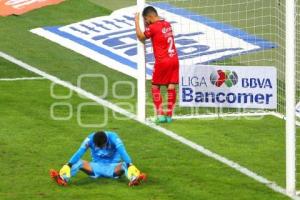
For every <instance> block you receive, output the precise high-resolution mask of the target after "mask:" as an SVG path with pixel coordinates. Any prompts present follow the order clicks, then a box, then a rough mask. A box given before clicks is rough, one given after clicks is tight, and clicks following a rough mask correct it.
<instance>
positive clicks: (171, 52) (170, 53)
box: [168, 37, 175, 57]
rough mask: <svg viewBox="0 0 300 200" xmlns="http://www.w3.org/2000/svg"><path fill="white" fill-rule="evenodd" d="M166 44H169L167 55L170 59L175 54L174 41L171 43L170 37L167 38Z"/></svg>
mask: <svg viewBox="0 0 300 200" xmlns="http://www.w3.org/2000/svg"><path fill="white" fill-rule="evenodd" d="M168 44H169V48H168V53H169V55H170V57H172V56H173V55H174V52H175V51H174V49H173V46H174V41H173V38H172V37H168Z"/></svg>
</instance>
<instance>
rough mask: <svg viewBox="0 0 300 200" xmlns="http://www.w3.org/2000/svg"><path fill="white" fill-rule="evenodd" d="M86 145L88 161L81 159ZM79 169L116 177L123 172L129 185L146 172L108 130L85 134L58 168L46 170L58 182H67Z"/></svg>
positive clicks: (144, 177)
mask: <svg viewBox="0 0 300 200" xmlns="http://www.w3.org/2000/svg"><path fill="white" fill-rule="evenodd" d="M89 148H90V150H91V157H92V161H91V162H88V161H85V160H81V157H82V156H83V155H84V153H85V152H86V151H87V150H88V149H89ZM79 170H81V171H83V172H84V173H86V174H87V175H89V176H90V177H92V178H100V177H107V178H119V177H121V176H122V175H123V174H125V175H126V177H127V178H128V180H129V183H128V185H129V186H134V185H139V184H140V183H141V182H142V181H143V180H145V179H146V175H145V174H143V173H141V172H140V171H139V170H138V169H137V168H136V167H135V166H134V165H133V164H132V161H131V158H130V156H129V155H128V153H127V152H126V149H125V146H124V144H123V142H122V141H121V139H120V138H119V136H118V135H117V134H116V133H114V132H109V131H105V132H104V131H99V132H96V133H92V134H91V135H89V136H88V137H87V138H86V139H85V140H84V141H83V143H82V144H81V146H80V148H79V149H78V150H77V152H76V153H75V154H74V155H73V156H72V157H71V159H70V160H69V162H68V163H67V164H65V165H64V166H63V167H62V168H61V170H60V171H59V172H58V171H56V170H53V169H51V170H50V176H51V178H52V179H53V180H54V181H55V182H56V183H57V184H58V185H67V183H68V182H69V181H70V179H71V177H73V176H75V175H76V174H77V173H78V171H79Z"/></svg>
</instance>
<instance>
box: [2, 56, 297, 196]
mask: <svg viewBox="0 0 300 200" xmlns="http://www.w3.org/2000/svg"><path fill="white" fill-rule="evenodd" d="M0 57H2V58H4V59H6V60H8V61H10V62H12V63H15V64H17V65H19V66H20V67H22V68H24V69H27V70H29V71H31V72H34V73H36V74H38V75H40V76H42V77H45V78H46V79H48V80H50V81H52V82H54V83H56V84H59V85H61V86H63V87H66V88H68V89H70V90H73V91H75V92H77V93H78V94H80V95H83V96H85V97H87V98H89V99H91V100H93V101H95V102H97V103H99V104H101V105H103V106H105V107H108V108H110V109H111V110H113V111H114V112H118V113H120V114H122V115H124V116H126V117H128V118H129V119H133V120H136V121H138V119H137V116H136V115H135V114H133V113H131V112H128V111H127V110H124V109H122V108H120V107H119V106H117V105H115V104H113V103H111V102H109V101H106V100H104V99H101V98H99V97H97V96H95V95H94V94H92V93H90V92H87V91H86V90H83V89H82V88H79V87H77V86H74V85H72V84H70V83H68V82H66V81H63V80H61V79H59V78H57V77H55V76H52V75H50V74H48V73H46V72H44V71H41V70H39V69H37V68H35V67H33V66H30V65H28V64H26V63H24V62H22V61H20V60H18V59H16V58H14V57H12V56H10V55H8V54H5V53H3V52H1V51H0ZM138 122H140V123H142V124H144V125H146V126H148V127H150V128H152V129H155V130H157V131H159V132H161V133H163V134H164V135H166V136H169V137H170V138H172V139H174V140H176V141H178V142H180V143H182V144H185V145H187V146H189V147H190V148H192V149H194V150H196V151H198V152H200V153H202V154H204V155H206V156H208V157H210V158H213V159H215V160H217V161H219V162H221V163H223V164H225V165H227V166H229V167H231V168H233V169H235V170H236V171H239V172H240V173H242V174H244V175H246V176H248V177H250V178H252V179H254V180H256V181H257V182H259V183H262V184H264V185H265V186H267V187H269V188H270V189H272V190H273V191H275V192H278V193H281V194H283V195H286V196H288V197H290V198H292V199H297V200H300V198H299V197H297V196H294V195H292V194H288V193H287V192H286V190H285V189H284V188H282V187H280V186H279V185H277V184H276V183H274V182H272V181H269V180H268V179H266V178H264V177H262V176H260V175H258V174H256V173H255V172H252V171H250V170H249V169H247V168H246V167H243V166H241V165H239V164H238V163H236V162H233V161H231V160H229V159H227V158H225V157H223V156H221V155H218V154H216V153H214V152H212V151H210V150H208V149H206V148H204V147H203V146H201V145H199V144H196V143H194V142H192V141H190V140H188V139H186V138H184V137H182V136H179V135H178V134H176V133H174V132H172V131H170V130H167V129H165V128H163V127H160V126H157V125H155V124H154V123H153V122H150V121H145V122H144V121H138Z"/></svg>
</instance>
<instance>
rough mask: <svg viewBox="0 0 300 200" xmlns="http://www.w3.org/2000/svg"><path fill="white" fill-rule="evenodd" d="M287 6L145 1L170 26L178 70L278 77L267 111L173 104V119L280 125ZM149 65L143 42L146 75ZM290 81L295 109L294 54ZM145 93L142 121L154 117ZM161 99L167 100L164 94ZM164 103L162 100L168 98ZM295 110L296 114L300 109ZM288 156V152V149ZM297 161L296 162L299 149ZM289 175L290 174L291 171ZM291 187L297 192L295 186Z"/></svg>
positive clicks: (279, 2)
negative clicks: (238, 69) (269, 72)
mask: <svg viewBox="0 0 300 200" xmlns="http://www.w3.org/2000/svg"><path fill="white" fill-rule="evenodd" d="M286 2H287V1H286V0H270V1H266V0H249V1H244V0H146V4H147V5H152V6H154V7H155V8H157V9H158V12H159V15H160V16H161V17H163V18H165V19H166V20H167V21H170V22H171V24H172V27H173V32H174V35H175V43H176V46H177V49H178V55H179V59H180V66H189V65H201V66H204V65H206V66H221V67H222V66H231V67H234V66H243V67H245V68H247V67H254V66H255V67H267V66H271V67H275V68H276V71H277V76H276V80H277V81H275V82H277V84H276V86H277V90H276V91H277V97H276V100H277V103H276V106H275V107H274V108H272V109H266V108H263V109H262V108H260V109H257V108H256V109H253V108H227V107H226V106H225V107H218V106H216V107H205V106H197V107H188V108H187V107H181V106H180V105H179V104H177V105H176V109H175V118H177V119H187V118H207V117H211V116H212V117H216V116H217V117H219V116H243V115H246V116H247V115H269V114H270V115H274V116H276V117H280V118H282V119H285V118H286V106H287V105H286V67H285V66H286V49H287V48H289V47H288V46H286V37H285V35H286ZM295 2H296V13H297V15H296V25H295V26H296V38H297V39H296V51H297V52H299V48H300V37H299V36H300V14H299V13H300V0H297V1H295ZM289 3H291V1H290V2H289ZM153 64H154V58H153V49H152V46H151V44H150V42H147V43H146V66H147V70H149V71H150V72H151V70H152V69H153ZM149 74H150V73H149ZM149 74H148V75H149ZM295 76H296V77H295V78H296V87H295V88H296V91H295V93H296V99H295V102H296V103H298V102H300V54H299V53H297V54H296V72H295ZM150 84H151V82H150V81H148V82H147V88H150ZM288 87H289V86H288ZM149 91H150V90H149V89H147V117H150V116H153V115H155V112H154V108H153V105H152V101H151V94H150V92H149ZM163 93H164V94H166V92H163ZM164 98H165V99H166V98H167V96H165V97H164ZM299 105H300V104H299ZM298 109H299V110H300V106H299V107H298ZM296 120H297V122H296V123H297V124H298V125H299V124H300V117H296ZM289 134H293V133H292V132H291V133H289ZM287 135H288V133H287ZM291 144H293V143H291ZM287 151H288V152H290V151H293V149H289V150H287ZM291 156H293V154H291ZM297 158H300V151H298V149H297ZM292 160H293V159H292ZM291 165H293V163H291V164H290V166H291ZM298 168H300V165H297V171H299V170H298ZM290 169H292V171H293V168H290ZM291 176H293V175H291ZM298 178H300V174H297V177H296V180H298ZM288 179H290V178H288ZM290 180H291V179H290ZM296 182H297V188H298V189H299V187H300V185H299V184H298V183H299V182H298V181H296ZM287 184H289V183H287ZM292 188H293V187H292Z"/></svg>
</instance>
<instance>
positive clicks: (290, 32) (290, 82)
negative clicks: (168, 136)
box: [137, 0, 300, 195]
mask: <svg viewBox="0 0 300 200" xmlns="http://www.w3.org/2000/svg"><path fill="white" fill-rule="evenodd" d="M153 2H158V3H170V2H171V3H174V4H176V5H179V6H180V5H185V6H186V7H185V8H188V9H191V10H193V7H192V6H193V5H194V3H195V2H196V3H197V2H200V0H185V1H182V0H149V2H148V1H147V2H146V1H145V0H137V9H138V11H139V12H140V13H141V12H142V10H143V8H144V7H145V5H146V3H153ZM208 2H209V1H201V4H200V3H199V4H197V5H199V7H197V9H198V10H199V12H201V11H203V10H204V11H205V8H206V7H205V6H207V5H208V4H209V3H208ZM216 2H217V1H216ZM222 2H223V3H224V1H220V3H222ZM228 2H229V1H227V2H226V4H225V5H224V10H225V11H224V12H227V11H226V9H227V8H226V6H232V8H234V7H241V8H245V9H248V7H249V9H251V10H250V12H253V11H255V10H256V9H257V10H259V11H261V10H262V9H263V8H264V7H263V8H261V7H259V6H256V4H255V3H256V2H258V1H253V2H255V3H253V5H254V6H253V7H251V6H243V3H244V2H243V1H240V2H241V3H240V4H239V5H236V6H235V5H232V4H229V3H228ZM232 2H234V1H232ZM249 2H252V1H249ZM265 2H266V1H265ZM265 2H264V3H261V5H262V6H265V5H266V3H265ZM270 2H272V3H273V4H274V3H276V6H277V3H278V6H283V7H285V8H282V9H281V8H280V11H278V13H276V14H275V15H277V14H280V15H281V18H280V19H277V16H267V17H269V18H270V19H269V21H272V20H274V19H275V20H278V22H275V26H277V27H275V26H274V25H269V26H268V25H264V24H263V25H261V24H259V25H256V24H255V23H254V22H255V21H254V20H255V18H256V17H257V18H258V17H260V16H251V19H249V21H248V20H247V19H245V18H243V19H242V20H240V21H238V20H239V18H238V17H239V16H241V15H240V13H233V16H234V15H236V16H237V18H232V19H231V20H232V22H234V23H235V24H240V23H246V25H245V28H246V29H247V31H248V30H250V32H251V30H252V29H253V30H258V32H257V34H258V35H259V36H262V33H261V31H260V30H264V29H266V28H270V29H272V28H274V29H275V30H278V35H280V36H274V37H273V35H271V34H272V33H268V34H269V35H267V37H268V38H271V39H274V38H275V40H276V42H277V43H279V44H280V46H281V48H278V49H279V50H278V51H277V52H275V53H274V55H275V56H274V60H275V59H277V58H276V57H280V56H281V57H280V59H278V60H279V61H275V62H274V63H272V64H274V65H279V66H281V68H280V75H279V77H278V79H279V82H280V81H281V85H279V88H280V89H279V90H280V91H279V93H280V95H279V96H280V97H281V99H283V100H281V101H280V103H278V104H280V105H278V108H277V110H276V111H268V110H266V111H265V112H264V111H263V112H262V111H260V112H255V111H254V112H253V111H251V112H249V113H230V112H229V111H228V113H226V112H225V113H223V114H219V113H217V114H207V113H206V114H200V115H199V114H197V115H182V116H180V117H178V116H177V117H175V118H179V119H191V118H206V117H219V116H222V115H223V116H225V117H226V116H235V115H236V116H243V115H245V116H255V115H273V116H276V117H279V118H282V119H285V120H286V190H287V193H288V194H290V195H295V194H296V124H297V123H298V124H299V125H300V123H299V122H297V121H296V111H295V106H296V103H297V102H296V98H297V95H298V98H299V99H298V101H299V100H300V97H299V93H296V92H297V91H296V90H297V83H296V81H297V80H296V74H297V65H296V47H297V46H296V41H297V40H296V36H297V34H296V33H297V32H296V31H297V29H296V24H297V21H296V19H297V18H296V9H297V2H296V0H285V1H283V0H278V1H270ZM272 3H269V4H267V5H266V6H270V10H272V9H276V6H274V5H271V4H272ZM245 4H247V3H246V2H245ZM201 6H202V7H201ZM215 6H216V8H211V10H216V12H217V11H218V8H217V7H218V6H221V5H217V4H216V5H215ZM228 10H230V9H228ZM233 10H234V9H233ZM233 12H234V11H233ZM241 12H242V11H241ZM250 12H249V13H250ZM261 12H263V10H262V11H261ZM268 12H271V13H272V11H268ZM274 13H275V12H274ZM274 13H272V14H273V15H274ZM218 14H220V13H218ZM222 14H223V15H224V16H226V13H222ZM267 14H269V13H267ZM211 15H213V13H212V14H210V13H206V16H209V17H210V16H211ZM216 15H217V14H216ZM269 15H271V14H269ZM140 17H141V18H140V19H141V20H140V22H141V24H140V25H141V27H144V23H143V18H142V16H140ZM263 17H265V16H263ZM265 18H266V17H265ZM278 18H279V17H278ZM263 20H265V19H263ZM224 22H228V20H227V19H226V20H224ZM280 24H284V25H285V27H284V25H280ZM250 26H253V27H250ZM252 32H253V31H252ZM254 34H255V33H254ZM272 37H273V38H272ZM279 37H281V38H279ZM298 40H299V39H298ZM137 52H138V61H137V63H138V73H139V74H138V100H137V102H138V103H137V108H138V109H137V116H138V119H139V120H140V121H145V120H146V114H147V112H146V107H147V106H146V105H147V104H146V99H147V98H146V93H147V92H146V70H145V69H146V47H145V44H143V43H141V42H139V41H138V46H137ZM262 54H264V53H262ZM272 55H273V54H272ZM241 56H243V55H241ZM268 56H269V54H268V53H266V54H264V57H263V58H262V57H260V56H257V55H256V54H255V55H254V56H252V57H251V56H249V57H247V56H245V57H243V58H242V59H246V60H247V59H248V60H247V63H244V62H241V63H242V64H245V65H250V66H251V65H253V63H255V64H256V63H260V61H264V62H265V63H271V62H269V61H270V60H269V58H268ZM251 59H252V60H251ZM253 59H254V60H253ZM298 62H299V61H298ZM226 64H227V63H226V62H224V63H222V65H226ZM298 68H299V66H298ZM298 71H299V70H298ZM298 73H299V74H300V72H298ZM299 85H300V84H299ZM298 90H299V89H298Z"/></svg>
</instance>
